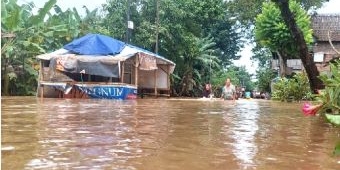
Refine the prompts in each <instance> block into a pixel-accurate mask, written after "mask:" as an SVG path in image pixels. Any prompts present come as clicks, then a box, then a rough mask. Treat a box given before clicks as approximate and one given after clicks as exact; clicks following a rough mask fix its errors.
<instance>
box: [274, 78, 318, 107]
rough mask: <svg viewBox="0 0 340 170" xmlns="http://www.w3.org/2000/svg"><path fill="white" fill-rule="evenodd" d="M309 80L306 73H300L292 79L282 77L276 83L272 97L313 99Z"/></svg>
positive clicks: (278, 98) (284, 99)
mask: <svg viewBox="0 0 340 170" xmlns="http://www.w3.org/2000/svg"><path fill="white" fill-rule="evenodd" d="M311 97H312V94H311V90H310V87H309V81H308V78H307V76H306V74H305V73H298V74H296V75H294V76H293V78H291V79H287V78H282V79H280V80H279V81H278V82H276V83H275V84H274V91H273V93H272V98H273V99H276V100H280V101H286V102H287V101H291V100H294V101H300V100H309V99H311Z"/></svg>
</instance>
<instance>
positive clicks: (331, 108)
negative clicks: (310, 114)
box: [317, 60, 340, 114]
mask: <svg viewBox="0 0 340 170" xmlns="http://www.w3.org/2000/svg"><path fill="white" fill-rule="evenodd" d="M330 68H331V75H330V76H327V75H326V74H323V75H320V79H321V80H322V81H323V83H324V84H325V86H326V87H325V89H324V90H322V91H321V94H320V95H319V96H318V98H317V99H318V100H319V101H320V102H322V103H323V107H322V108H321V110H320V112H321V113H331V114H340V60H337V61H336V63H330Z"/></svg>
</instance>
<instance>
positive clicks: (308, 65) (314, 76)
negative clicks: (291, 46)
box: [274, 0, 324, 93]
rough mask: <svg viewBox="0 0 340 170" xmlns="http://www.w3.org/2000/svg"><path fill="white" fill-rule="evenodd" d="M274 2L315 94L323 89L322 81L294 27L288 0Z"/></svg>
mask: <svg viewBox="0 0 340 170" xmlns="http://www.w3.org/2000/svg"><path fill="white" fill-rule="evenodd" d="M274 2H275V3H276V4H277V5H278V6H279V8H280V11H281V16H282V18H283V20H284V21H285V23H286V25H287V26H288V28H289V30H290V33H291V34H292V36H293V38H294V40H295V42H296V45H297V49H298V54H299V56H300V59H301V61H302V63H303V66H304V68H305V70H306V72H307V76H308V79H309V83H310V87H311V90H312V91H313V92H314V93H317V89H322V88H324V85H323V83H322V81H321V80H320V79H319V78H318V76H319V71H318V69H317V68H316V65H315V63H314V61H313V58H312V56H311V55H310V54H309V52H308V48H307V44H306V41H305V39H304V37H303V33H302V31H301V30H300V29H299V27H298V26H297V25H296V21H295V18H294V15H293V13H292V12H291V11H290V9H289V3H288V0H274Z"/></svg>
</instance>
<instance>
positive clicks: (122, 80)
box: [120, 62, 125, 83]
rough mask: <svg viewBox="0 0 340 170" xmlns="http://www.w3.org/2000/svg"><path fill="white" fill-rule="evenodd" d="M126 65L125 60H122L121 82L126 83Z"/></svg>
mask: <svg viewBox="0 0 340 170" xmlns="http://www.w3.org/2000/svg"><path fill="white" fill-rule="evenodd" d="M124 65H125V63H124V62H122V72H121V74H122V75H121V76H120V77H121V80H120V82H121V83H124V74H125V68H124Z"/></svg>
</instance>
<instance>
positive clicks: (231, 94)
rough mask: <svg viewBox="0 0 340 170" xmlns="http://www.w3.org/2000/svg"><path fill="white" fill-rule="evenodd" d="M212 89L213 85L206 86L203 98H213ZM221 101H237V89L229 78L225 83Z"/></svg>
mask: <svg viewBox="0 0 340 170" xmlns="http://www.w3.org/2000/svg"><path fill="white" fill-rule="evenodd" d="M212 97H213V93H212V88H211V84H205V87H204V90H203V98H212ZM221 99H224V100H235V99H236V89H235V86H234V85H233V84H231V82H230V79H229V78H227V80H226V81H225V85H224V86H223V88H222V94H221Z"/></svg>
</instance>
